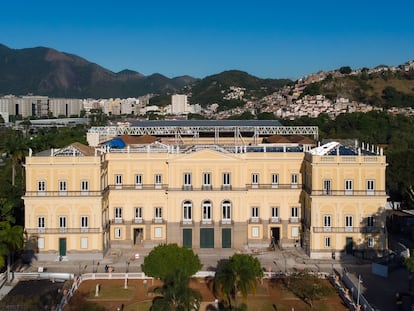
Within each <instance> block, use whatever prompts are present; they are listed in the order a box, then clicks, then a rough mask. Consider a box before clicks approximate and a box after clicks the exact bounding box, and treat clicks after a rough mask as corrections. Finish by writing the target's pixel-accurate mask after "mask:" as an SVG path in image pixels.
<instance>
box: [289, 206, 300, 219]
mask: <svg viewBox="0 0 414 311" xmlns="http://www.w3.org/2000/svg"><path fill="white" fill-rule="evenodd" d="M290 222H294V223H297V222H299V207H297V206H292V207H291V208H290Z"/></svg>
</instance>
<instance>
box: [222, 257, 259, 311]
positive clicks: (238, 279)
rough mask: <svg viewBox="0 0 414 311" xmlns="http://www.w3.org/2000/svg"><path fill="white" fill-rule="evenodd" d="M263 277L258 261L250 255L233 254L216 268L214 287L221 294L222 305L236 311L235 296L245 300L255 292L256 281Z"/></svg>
mask: <svg viewBox="0 0 414 311" xmlns="http://www.w3.org/2000/svg"><path fill="white" fill-rule="evenodd" d="M261 277H263V270H262V269H261V265H260V261H259V260H258V259H257V258H256V257H253V256H251V255H246V254H234V255H233V256H231V257H230V258H229V260H227V261H225V262H224V263H223V264H222V266H221V267H219V268H218V271H217V273H216V277H215V287H216V289H217V290H218V292H219V294H221V296H222V299H223V300H224V304H225V305H227V306H228V307H229V308H230V310H232V302H234V308H235V309H237V307H238V302H237V295H238V293H239V292H240V293H241V295H242V296H243V297H244V298H246V297H247V295H248V294H249V293H250V292H253V293H254V292H255V291H256V286H257V279H258V278H261Z"/></svg>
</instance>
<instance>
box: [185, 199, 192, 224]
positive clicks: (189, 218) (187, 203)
mask: <svg viewBox="0 0 414 311" xmlns="http://www.w3.org/2000/svg"><path fill="white" fill-rule="evenodd" d="M192 221H193V203H192V202H191V201H184V202H183V223H188V224H191V223H192Z"/></svg>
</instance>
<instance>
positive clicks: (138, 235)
mask: <svg viewBox="0 0 414 311" xmlns="http://www.w3.org/2000/svg"><path fill="white" fill-rule="evenodd" d="M143 240H144V229H143V228H134V245H141V244H142V241H143Z"/></svg>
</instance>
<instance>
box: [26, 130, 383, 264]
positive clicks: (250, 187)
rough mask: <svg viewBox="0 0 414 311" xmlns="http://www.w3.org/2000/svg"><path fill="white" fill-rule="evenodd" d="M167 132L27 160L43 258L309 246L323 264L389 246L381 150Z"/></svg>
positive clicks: (29, 224) (35, 234)
mask: <svg viewBox="0 0 414 311" xmlns="http://www.w3.org/2000/svg"><path fill="white" fill-rule="evenodd" d="M259 125H260V124H259ZM217 126H218V125H212V126H211V128H212V129H213V130H214V131H215V132H217V131H218V130H217ZM226 126H229V125H226V124H220V127H221V128H223V127H224V128H225V127H226ZM260 126H263V125H260ZM266 126H268V125H266ZM168 127H171V126H170V125H168V126H166V127H165V129H168ZM181 128H182V127H181ZM286 129H287V128H286V127H284V129H283V130H286ZM233 130H234V129H233ZM242 130H243V129H242ZM260 130H263V128H260ZM246 131H247V132H249V133H250V134H251V133H253V130H252V129H251V127H249V128H248V129H247V130H246ZM254 131H255V130H254ZM236 132H237V133H239V132H238V130H236ZM266 132H269V130H268V129H267V130H266ZM286 133H287V134H289V133H291V131H289V130H288V131H287V132H286ZM163 134H165V133H161V134H160V135H158V139H155V140H153V141H151V140H148V141H147V142H145V143H143V141H140V142H139V143H134V142H131V140H129V143H125V144H124V145H122V146H116V147H114V146H113V145H112V146H111V145H108V144H100V145H99V146H96V147H94V148H92V147H87V146H83V145H81V144H77V143H76V144H72V145H70V146H67V147H65V148H62V149H59V150H49V151H47V152H42V153H40V154H36V155H29V156H28V157H27V158H26V193H25V196H24V202H25V230H26V232H27V234H28V236H29V239H30V240H32V241H33V244H34V245H36V247H37V250H38V255H39V257H40V258H58V259H68V260H70V259H75V258H84V257H87V258H90V259H91V258H96V259H99V258H102V256H103V254H105V252H107V251H108V249H110V248H111V247H112V248H122V247H125V248H137V249H139V248H141V247H146V248H152V247H154V246H156V245H158V244H160V243H177V244H178V245H183V246H186V247H191V248H193V249H200V248H211V249H219V248H231V249H235V250H244V249H252V248H254V249H261V248H268V247H269V246H272V245H274V246H276V247H281V248H287V247H303V248H304V249H305V250H306V252H307V253H308V254H309V255H310V256H311V257H313V258H326V257H329V258H330V257H331V256H332V255H333V254H335V255H336V256H339V255H341V254H344V253H347V252H354V251H355V250H368V251H370V250H372V251H375V252H377V251H382V250H384V249H385V248H386V232H385V229H384V221H383V216H382V215H383V209H384V207H385V203H386V195H385V167H386V162H385V157H384V156H383V155H382V153H381V154H380V153H379V151H378V152H371V151H370V152H368V151H359V153H358V151H355V152H353V153H350V154H349V155H348V154H347V155H345V154H344V152H343V151H344V150H346V151H348V152H349V150H351V149H350V148H348V149H343V150H342V149H340V148H345V147H343V146H341V145H340V144H337V145H335V147H334V148H331V149H330V151H332V150H336V152H337V153H336V154H335V155H331V154H324V153H323V152H322V151H320V149H318V148H321V147H315V142H309V141H305V142H304V141H303V140H302V142H300V139H298V137H293V136H292V135H290V136H289V137H291V139H290V140H285V141H279V142H269V141H271V140H267V138H268V137H269V136H272V133H270V134H269V133H266V134H265V135H251V136H249V137H243V138H240V137H239V136H237V137H236V136H235V137H236V138H234V139H233V141H232V138H229V137H228V136H227V138H220V139H218V138H217V137H215V138H212V137H206V138H203V137H202V135H199V133H197V135H196V136H195V138H194V139H189V138H187V139H183V138H182V137H178V136H179V135H175V138H179V139H178V140H174V139H172V138H171V135H170V133H169V132H168V134H169V136H168V135H164V136H165V137H162V136H163ZM287 134H283V135H285V136H286V137H288V135H287ZM283 135H278V136H283ZM143 136H144V135H141V137H143ZM167 136H168V137H167ZM207 136H209V135H207ZM105 137H106V136H105ZM292 137H293V138H292ZM302 138H303V137H302ZM98 140H99V139H98ZM94 141H96V139H94ZM220 142H221V143H220ZM241 142H244V143H245V144H242V143H241ZM325 151H326V150H325ZM325 190H329V191H325ZM328 216H329V217H330V218H329V217H328ZM328 225H329V226H328ZM351 239H352V240H351ZM328 242H329V243H328Z"/></svg>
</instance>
